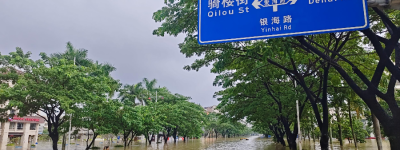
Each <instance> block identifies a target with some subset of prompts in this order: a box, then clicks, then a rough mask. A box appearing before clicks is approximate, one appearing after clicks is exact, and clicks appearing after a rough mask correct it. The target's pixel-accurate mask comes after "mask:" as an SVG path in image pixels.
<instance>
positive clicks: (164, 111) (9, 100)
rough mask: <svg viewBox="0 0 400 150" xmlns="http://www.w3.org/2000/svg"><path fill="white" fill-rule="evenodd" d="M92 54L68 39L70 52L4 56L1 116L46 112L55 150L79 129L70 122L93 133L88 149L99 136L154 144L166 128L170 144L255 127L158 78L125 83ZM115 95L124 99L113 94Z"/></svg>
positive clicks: (1, 58) (0, 77)
mask: <svg viewBox="0 0 400 150" xmlns="http://www.w3.org/2000/svg"><path fill="white" fill-rule="evenodd" d="M87 54H88V51H87V50H84V49H75V48H74V47H73V46H72V44H71V43H67V50H66V51H65V52H63V53H55V54H51V55H47V54H45V53H41V54H40V56H41V58H40V59H38V60H32V59H30V55H31V53H30V52H27V53H24V52H23V50H22V49H21V48H17V49H16V51H15V52H11V53H10V54H9V55H0V66H1V68H0V71H1V74H0V80H1V81H2V82H1V87H0V91H1V92H0V103H1V104H7V105H6V107H4V108H1V109H0V113H1V115H2V117H1V119H2V120H1V121H7V119H8V117H13V116H10V115H9V114H8V113H7V112H8V111H9V110H11V109H18V110H19V113H18V116H26V115H28V114H36V115H38V116H41V117H43V118H44V119H45V121H46V122H47V124H48V126H47V127H46V128H47V130H48V135H49V137H50V138H51V140H52V143H53V145H52V147H53V150H57V149H58V148H57V144H58V142H59V140H60V137H62V138H63V140H62V141H63V142H62V143H63V149H64V148H65V145H66V139H67V138H66V137H67V135H68V134H69V133H71V132H73V131H71V132H69V131H70V126H72V127H74V129H77V130H78V129H82V128H83V129H88V131H91V132H92V133H93V136H92V137H91V138H89V136H88V139H85V140H86V149H89V148H91V147H93V145H94V143H95V140H96V138H97V137H98V136H100V135H109V134H111V135H115V136H117V135H118V136H121V137H122V140H123V141H124V146H129V145H131V144H132V141H133V140H134V138H135V137H136V136H140V135H144V137H145V138H146V141H148V143H149V144H151V142H152V140H151V137H152V136H154V135H158V133H160V132H162V133H163V134H162V135H163V136H164V140H165V143H166V141H167V140H168V137H171V136H173V137H176V136H180V137H184V139H185V140H186V139H187V137H201V135H202V134H203V133H216V134H218V133H221V134H227V135H229V136H230V135H235V136H237V135H239V134H247V133H248V132H250V131H249V129H248V128H246V127H245V125H243V124H241V123H238V122H236V123H235V122H228V121H229V120H226V119H225V120H223V119H220V118H219V117H217V115H216V114H211V115H207V114H206V113H205V112H204V109H203V108H202V107H201V106H200V105H198V104H195V103H192V102H189V99H190V97H187V96H183V95H180V94H172V93H171V92H170V91H169V90H168V89H167V88H166V87H156V84H157V81H156V80H155V79H154V80H148V79H146V78H144V79H143V81H142V82H139V83H137V84H133V85H122V84H121V83H120V82H119V80H116V79H114V78H112V76H111V75H110V73H111V72H112V71H114V70H115V69H116V68H114V67H113V66H112V65H110V64H102V63H99V62H97V61H96V62H95V61H93V60H91V59H89V58H88V57H87ZM114 94H118V98H115V99H113V97H114ZM136 102H139V103H136ZM224 121H225V122H224ZM70 123H71V124H70ZM244 131H247V132H244ZM74 133H75V134H76V133H77V132H76V131H75V132H73V133H72V134H74ZM174 141H176V139H175V138H174Z"/></svg>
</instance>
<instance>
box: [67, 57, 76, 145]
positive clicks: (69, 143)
mask: <svg viewBox="0 0 400 150" xmlns="http://www.w3.org/2000/svg"><path fill="white" fill-rule="evenodd" d="M75 59H76V57H74V66H75ZM71 119H72V114H71V115H70V116H69V132H68V150H70V149H69V147H70V145H71V130H72V127H71Z"/></svg>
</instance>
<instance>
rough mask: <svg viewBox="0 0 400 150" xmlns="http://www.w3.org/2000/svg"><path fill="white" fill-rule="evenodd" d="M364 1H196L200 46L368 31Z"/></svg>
mask: <svg viewBox="0 0 400 150" xmlns="http://www.w3.org/2000/svg"><path fill="white" fill-rule="evenodd" d="M367 11H368V9H367V4H366V1H365V0H199V18H198V19H199V20H198V22H199V24H198V25H199V28H198V32H199V33H198V41H199V43H200V44H211V43H223V42H234V41H244V40H255V39H263V38H275V37H288V36H297V35H307V34H318V33H328V32H339V31H350V30H361V29H365V28H368V12H367Z"/></svg>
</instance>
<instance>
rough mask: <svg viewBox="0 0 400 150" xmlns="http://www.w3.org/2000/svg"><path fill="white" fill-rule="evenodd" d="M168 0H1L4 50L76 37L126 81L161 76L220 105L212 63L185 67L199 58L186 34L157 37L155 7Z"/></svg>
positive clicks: (58, 48)
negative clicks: (189, 50) (189, 51)
mask: <svg viewBox="0 0 400 150" xmlns="http://www.w3.org/2000/svg"><path fill="white" fill-rule="evenodd" d="M163 2H164V0H68V1H57V0H1V1H0V22H1V23H0V52H1V53H2V54H8V53H9V52H11V51H14V50H15V47H21V48H22V49H23V50H24V51H31V52H32V53H33V55H32V58H33V59H37V58H39V57H38V55H39V53H40V52H46V53H54V52H62V51H64V50H65V46H66V42H68V41H70V42H72V44H73V45H74V47H76V48H85V49H87V50H89V57H90V58H91V59H93V60H98V61H100V62H109V63H111V64H113V65H114V66H115V67H116V68H117V71H116V72H114V73H113V77H114V78H116V79H119V80H121V82H122V83H124V84H134V83H137V82H140V81H142V79H143V78H145V77H146V78H149V79H153V78H156V79H157V80H158V84H159V85H161V86H166V87H168V88H169V89H170V90H171V91H172V92H173V93H180V94H183V95H187V96H191V97H192V98H193V100H192V101H194V102H196V103H200V104H201V105H202V106H210V105H215V104H218V101H217V100H216V99H214V98H212V95H213V94H214V92H216V91H218V90H220V89H221V88H219V87H213V86H212V82H213V80H214V77H215V74H212V73H210V68H203V69H201V70H200V71H199V72H195V71H190V72H189V71H186V70H183V69H182V68H183V66H184V65H188V64H190V63H192V62H193V61H194V60H195V59H196V58H185V56H184V55H183V54H181V53H180V52H179V48H178V45H177V44H178V43H180V42H182V41H183V36H178V37H157V36H154V35H152V31H153V29H155V28H157V27H158V26H160V23H155V22H154V20H153V19H152V15H153V12H155V11H156V10H158V9H160V8H161V7H163V6H164V4H163Z"/></svg>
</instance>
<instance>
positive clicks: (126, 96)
mask: <svg viewBox="0 0 400 150" xmlns="http://www.w3.org/2000/svg"><path fill="white" fill-rule="evenodd" d="M143 91H144V88H143V86H142V82H139V83H137V84H134V85H125V86H124V88H123V89H121V90H120V93H119V95H118V98H120V99H121V102H124V103H133V104H135V100H136V99H138V100H139V101H140V102H141V103H142V105H143V98H142V95H143Z"/></svg>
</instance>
